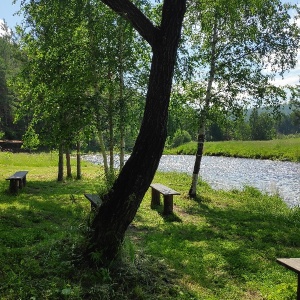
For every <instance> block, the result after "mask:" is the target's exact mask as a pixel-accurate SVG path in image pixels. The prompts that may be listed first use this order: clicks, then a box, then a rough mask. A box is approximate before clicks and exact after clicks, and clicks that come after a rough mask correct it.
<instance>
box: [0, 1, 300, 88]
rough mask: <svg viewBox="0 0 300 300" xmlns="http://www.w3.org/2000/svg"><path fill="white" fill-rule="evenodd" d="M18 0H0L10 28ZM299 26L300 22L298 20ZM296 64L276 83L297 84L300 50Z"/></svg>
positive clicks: (0, 13)
mask: <svg viewBox="0 0 300 300" xmlns="http://www.w3.org/2000/svg"><path fill="white" fill-rule="evenodd" d="M20 1H21V0H16V4H12V2H13V0H1V4H0V19H2V20H3V19H4V20H5V21H6V23H7V25H8V26H9V27H10V28H12V29H13V28H14V27H15V26H16V25H17V24H19V25H20V24H21V22H22V17H20V16H18V15H16V12H17V11H18V10H19V8H20ZM282 2H290V3H292V4H298V5H300V0H289V1H288V0H282ZM299 26H300V22H299ZM298 58H299V59H298V64H297V66H296V68H295V69H294V70H291V71H290V72H289V73H287V74H286V75H285V78H284V79H283V80H282V79H281V78H277V79H276V83H277V84H278V85H284V84H297V83H299V75H300V52H299V54H298Z"/></svg>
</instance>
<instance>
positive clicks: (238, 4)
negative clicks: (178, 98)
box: [188, 0, 299, 197]
mask: <svg viewBox="0 0 300 300" xmlns="http://www.w3.org/2000/svg"><path fill="white" fill-rule="evenodd" d="M193 5H194V10H193V13H191V14H189V16H188V20H189V23H188V24H189V26H190V27H192V28H193V30H190V29H189V31H190V37H191V39H190V40H189V41H190V45H191V49H192V52H193V55H192V61H193V63H195V61H198V62H199V63H200V64H199V65H198V69H199V70H200V71H201V73H200V72H199V73H197V76H198V77H199V78H200V80H198V81H201V80H202V82H201V84H199V89H203V84H204V83H205V84H206V93H205V96H204V97H203V98H202V99H201V98H200V99H198V101H199V103H198V105H199V106H200V107H201V115H200V125H199V134H198V147H197V154H196V158H195V164H194V171H193V178H192V183H191V188H190V191H189V195H190V196H191V197H195V196H196V188H197V181H198V176H199V171H200V164H201V158H202V154H203V144H204V140H205V125H206V121H207V118H208V117H209V111H210V110H211V108H212V107H213V108H214V109H219V110H221V111H223V112H224V113H228V112H230V111H231V112H233V113H237V112H239V111H241V110H242V109H244V108H245V107H246V106H247V105H248V104H251V105H258V106H261V105H263V104H272V105H278V104H280V101H283V100H285V98H286V93H285V91H284V90H283V89H281V88H279V87H277V86H275V85H274V84H273V83H272V79H273V78H274V76H275V75H276V74H278V75H281V76H282V75H283V74H284V72H285V71H287V70H289V69H291V68H293V67H294V66H295V63H296V61H297V50H298V49H299V27H298V26H297V24H296V19H293V18H291V16H290V14H289V10H290V9H296V10H297V7H296V6H291V5H288V4H287V5H283V4H281V2H280V1H279V0H276V1H273V0H272V1H259V0H253V1H235V0H230V1H223V0H218V1H214V2H213V3H212V2H211V1H207V0H202V1H196V2H194V4H193ZM203 67H206V69H204V68H203ZM203 74H204V76H203ZM196 94H197V95H198V94H199V93H196Z"/></svg>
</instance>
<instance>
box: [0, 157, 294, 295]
mask: <svg viewBox="0 0 300 300" xmlns="http://www.w3.org/2000/svg"><path fill="white" fill-rule="evenodd" d="M56 165H57V157H56V155H54V154H53V155H51V154H31V155H28V154H8V153H0V299H1V300H2V299H3V300H4V299H32V300H34V299H49V300H50V299H51V300H52V299H112V300H115V299H116V300H119V299H120V300H121V299H122V300H123V299H128V300H129V299H130V300H131V299H149V300H152V299H153V300H156V299H207V300H213V299H215V300H219V299H278V300H279V299H280V300H282V299H295V297H296V287H297V277H296V275H295V274H294V273H293V272H291V271H288V270H286V269H285V268H283V267H282V266H280V265H278V264H277V263H276V262H275V260H276V258H277V257H300V248H299V246H300V235H299V228H300V210H299V209H298V208H295V209H289V208H287V206H286V205H285V204H284V202H283V201H282V200H281V199H280V198H278V197H277V196H267V195H264V194H261V193H260V192H258V191H257V190H256V189H254V188H251V187H245V189H244V190H243V191H237V190H232V191H228V192H225V191H215V190H212V189H211V188H210V187H209V186H208V185H207V184H205V183H201V184H200V186H199V197H198V198H197V199H196V200H190V199H189V198H188V197H187V191H188V188H189V184H190V180H191V179H190V177H189V176H187V175H183V174H174V173H165V174H163V173H157V174H156V177H155V179H154V182H160V183H163V184H165V185H167V186H169V187H171V188H173V189H175V190H177V191H179V192H180V193H181V195H180V196H175V197H174V215H173V216H171V217H168V218H166V217H164V216H163V215H162V214H161V212H162V207H159V208H157V209H154V210H152V209H150V197H151V193H150V190H149V191H148V192H147V194H146V195H145V198H144V200H143V202H142V204H141V207H140V209H139V211H138V213H137V215H136V218H135V220H134V222H133V223H132V224H131V225H130V227H129V229H128V232H127V237H126V240H125V242H124V246H123V249H122V253H121V259H120V260H118V261H116V262H115V263H113V264H112V265H111V267H110V268H109V269H106V268H91V267H87V266H85V265H84V264H82V261H81V257H80V253H81V251H82V249H83V247H84V245H85V239H84V234H85V232H86V230H87V228H88V227H87V224H88V221H89V219H90V217H91V215H90V204H89V202H88V201H87V200H86V199H85V198H84V196H83V194H84V193H85V192H89V193H94V192H96V191H98V190H100V189H101V188H103V187H102V183H101V182H102V178H103V173H102V169H101V168H100V167H99V166H94V165H91V164H89V163H86V162H83V167H82V173H83V179H82V180H80V181H78V180H72V179H70V180H67V181H65V182H63V183H58V182H56V175H57V167H56ZM19 170H28V171H29V173H28V175H27V186H26V187H25V189H24V190H22V191H21V192H20V193H19V194H18V195H16V196H13V195H10V194H9V193H8V192H7V189H8V186H9V183H8V181H6V180H5V178H7V177H8V176H10V175H12V174H13V173H14V172H15V171H19ZM74 170H75V168H74Z"/></svg>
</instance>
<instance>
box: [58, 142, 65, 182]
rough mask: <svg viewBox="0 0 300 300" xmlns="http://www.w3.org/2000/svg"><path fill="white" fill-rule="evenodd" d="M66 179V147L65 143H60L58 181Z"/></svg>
mask: <svg viewBox="0 0 300 300" xmlns="http://www.w3.org/2000/svg"><path fill="white" fill-rule="evenodd" d="M63 180H64V147H63V144H62V143H61V144H59V148H58V174H57V181H63Z"/></svg>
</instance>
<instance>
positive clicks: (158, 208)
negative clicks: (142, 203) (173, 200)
mask: <svg viewBox="0 0 300 300" xmlns="http://www.w3.org/2000/svg"><path fill="white" fill-rule="evenodd" d="M152 209H153V210H156V211H157V213H158V214H159V216H160V217H162V218H163V219H164V221H165V222H182V220H181V218H180V217H179V216H178V215H177V214H176V213H174V211H173V212H172V213H169V214H164V208H163V206H162V205H156V206H155V207H152Z"/></svg>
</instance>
